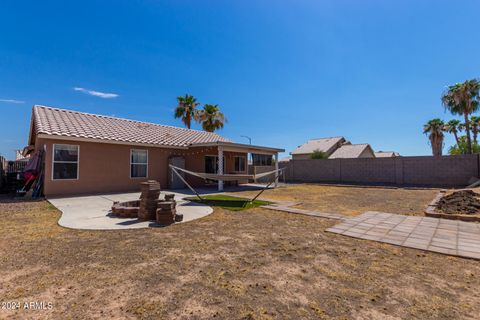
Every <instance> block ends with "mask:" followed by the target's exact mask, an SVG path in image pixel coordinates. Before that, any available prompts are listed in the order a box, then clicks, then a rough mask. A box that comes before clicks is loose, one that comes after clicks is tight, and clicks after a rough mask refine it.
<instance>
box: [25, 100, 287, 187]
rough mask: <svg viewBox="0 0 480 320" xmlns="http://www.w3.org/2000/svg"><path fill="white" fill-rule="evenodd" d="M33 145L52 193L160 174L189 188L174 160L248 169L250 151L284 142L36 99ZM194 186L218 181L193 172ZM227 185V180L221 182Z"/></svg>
mask: <svg viewBox="0 0 480 320" xmlns="http://www.w3.org/2000/svg"><path fill="white" fill-rule="evenodd" d="M28 143H29V146H27V148H26V149H28V150H32V152H34V151H37V152H38V151H40V150H43V151H44V165H43V168H44V169H43V175H44V181H43V184H44V185H43V191H44V194H45V195H46V196H47V197H53V196H66V195H76V194H93V193H109V192H125V191H137V190H139V183H140V182H143V181H146V180H151V179H153V180H157V181H159V182H160V184H161V186H162V187H164V188H183V187H184V184H183V182H182V181H181V180H180V179H179V178H178V177H177V176H176V175H174V174H173V172H172V171H171V170H170V168H169V164H173V165H175V166H177V167H182V168H184V169H186V170H190V171H194V172H206V173H216V174H246V173H247V159H248V157H247V155H248V153H252V154H256V155H269V156H270V157H271V156H272V155H273V156H274V157H275V160H276V161H275V164H276V165H277V167H278V153H279V152H283V151H285V150H283V149H278V148H270V147H262V146H254V145H246V144H239V143H234V142H231V141H230V140H228V139H226V138H224V137H222V136H220V135H218V134H216V133H211V132H205V131H199V130H191V129H184V128H177V127H173V126H166V125H160V124H154V123H146V122H140V121H133V120H128V119H121V118H116V117H110V116H103V115H96V114H90V113H83V112H77V111H73V110H65V109H57V108H51V107H46V106H40V105H35V106H34V107H33V110H32V118H31V124H30V134H29V140H28ZM185 178H186V179H187V181H188V182H189V183H191V184H192V185H194V186H202V185H205V183H212V182H211V181H205V180H203V179H200V178H197V177H193V176H188V175H186V176H185ZM218 189H219V190H223V182H222V181H219V182H218Z"/></svg>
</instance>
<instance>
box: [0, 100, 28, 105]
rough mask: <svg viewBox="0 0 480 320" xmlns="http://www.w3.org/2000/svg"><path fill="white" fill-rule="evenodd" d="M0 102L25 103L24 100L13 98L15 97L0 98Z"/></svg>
mask: <svg viewBox="0 0 480 320" xmlns="http://www.w3.org/2000/svg"><path fill="white" fill-rule="evenodd" d="M0 102H5V103H15V104H21V103H25V101H21V100H15V99H0Z"/></svg>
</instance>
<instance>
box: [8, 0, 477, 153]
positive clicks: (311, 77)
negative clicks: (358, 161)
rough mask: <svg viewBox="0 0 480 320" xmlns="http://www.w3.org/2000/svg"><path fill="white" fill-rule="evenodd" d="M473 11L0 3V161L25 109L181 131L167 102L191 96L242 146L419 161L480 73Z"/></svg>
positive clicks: (194, 1) (354, 5)
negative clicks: (217, 112)
mask: <svg viewBox="0 0 480 320" xmlns="http://www.w3.org/2000/svg"><path fill="white" fill-rule="evenodd" d="M479 9H480V3H479V2H478V1H441V0H435V1H433V0H432V1H418V0H417V1H409V0H402V1H400V0H398V1H384V0H378V1H369V0H364V1H353V0H352V1H342V0H331V1H330V0H329V1H327V0H325V1H320V0H311V1H307V0H297V1H286V0H285V1H282V0H275V1H274V0H270V1H266V0H255V1H202V0H190V1H187V0H172V1H153V0H150V1H132V0H130V1H118V0H117V1H85V0H84V1H2V3H1V4H0V30H2V31H1V32H0V119H1V122H0V123H1V124H0V154H3V155H6V156H8V157H9V158H10V157H12V156H13V150H14V149H17V148H22V147H23V146H25V145H26V143H27V135H28V128H29V121H30V113H31V107H32V105H33V104H43V105H49V106H56V107H61V108H67V109H74V110H79V111H85V112H92V113H98V114H105V115H115V116H119V117H126V118H131V119H137V120H143V121H149V122H156V123H162V124H169V125H178V126H181V125H182V124H181V122H180V121H179V120H177V119H174V118H173V108H174V106H175V104H176V100H175V97H177V96H178V95H182V94H185V93H190V94H193V95H194V96H196V97H197V99H198V100H199V101H200V102H201V103H213V104H219V105H220V106H221V108H222V110H223V111H224V113H225V114H226V116H227V118H228V120H229V122H228V124H227V125H226V127H225V129H223V130H221V131H219V133H220V134H222V135H224V136H226V137H228V138H230V139H232V140H234V141H237V142H247V140H246V139H245V138H242V137H241V135H248V136H250V137H252V140H253V141H252V142H253V143H254V144H259V145H268V146H275V147H282V148H285V149H286V150H287V151H292V150H293V149H294V148H295V147H296V146H298V145H300V144H302V143H303V142H304V141H306V140H308V139H310V138H315V137H325V136H338V135H343V136H345V137H347V138H348V139H349V140H351V141H352V142H354V143H370V144H371V145H372V147H373V148H374V149H375V150H395V151H399V152H400V153H401V154H402V155H427V154H429V153H430V147H429V145H428V143H427V138H426V137H425V136H424V135H423V134H422V125H423V124H424V123H425V122H426V121H427V120H429V119H431V118H434V117H441V118H444V119H450V118H452V116H451V115H450V114H448V113H445V111H444V110H443V107H442V106H441V103H440V96H441V93H442V91H443V90H444V88H445V86H446V85H448V84H453V83H455V82H459V81H463V80H465V79H468V78H474V77H478V76H480V72H479V68H480V59H479V58H478V57H479V53H480V41H478V21H479V18H478V17H479V15H478V12H479ZM74 88H77V90H75V89H74ZM79 88H83V89H84V90H81V89H79ZM87 90H91V91H97V92H103V93H110V94H112V95H111V96H109V97H101V96H98V95H101V94H97V95H95V93H93V94H94V95H91V94H89V93H88V92H87ZM115 95H118V96H115ZM11 100H14V101H11ZM452 140H453V139H452V138H451V137H448V138H447V140H446V145H447V146H448V145H451V144H452Z"/></svg>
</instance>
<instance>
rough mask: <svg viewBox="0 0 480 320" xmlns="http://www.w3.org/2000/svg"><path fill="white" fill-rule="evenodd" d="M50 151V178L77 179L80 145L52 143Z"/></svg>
mask: <svg viewBox="0 0 480 320" xmlns="http://www.w3.org/2000/svg"><path fill="white" fill-rule="evenodd" d="M52 152H53V155H52V159H53V161H52V180H77V179H78V170H79V165H78V162H79V159H80V146H78V145H72V144H54V145H53V150H52Z"/></svg>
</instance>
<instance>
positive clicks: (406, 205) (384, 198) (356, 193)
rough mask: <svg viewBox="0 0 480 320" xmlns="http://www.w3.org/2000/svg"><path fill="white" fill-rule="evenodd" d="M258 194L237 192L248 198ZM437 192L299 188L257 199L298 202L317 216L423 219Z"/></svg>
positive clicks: (270, 193) (296, 186)
mask: <svg viewBox="0 0 480 320" xmlns="http://www.w3.org/2000/svg"><path fill="white" fill-rule="evenodd" d="M256 193H258V191H243V192H236V193H234V194H235V195H239V196H245V197H251V196H253V195H255V194H256ZM437 193H438V190H434V189H425V190H413V189H402V188H379V187H353V186H352V187H349V186H348V187H347V186H345V187H342V186H328V185H317V184H298V185H290V186H287V187H282V188H277V189H269V190H266V191H265V192H264V193H263V194H262V196H261V197H260V199H265V200H272V201H275V200H277V201H278V200H281V201H296V202H301V204H300V205H298V206H297V207H298V208H302V209H308V210H316V211H320V212H332V213H343V214H346V215H357V214H361V213H364V212H365V211H382V212H390V213H398V214H404V215H420V216H423V215H424V210H425V208H426V206H427V205H428V204H429V203H430V202H431V201H432V199H433V198H434V197H435V195H436V194H437Z"/></svg>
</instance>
